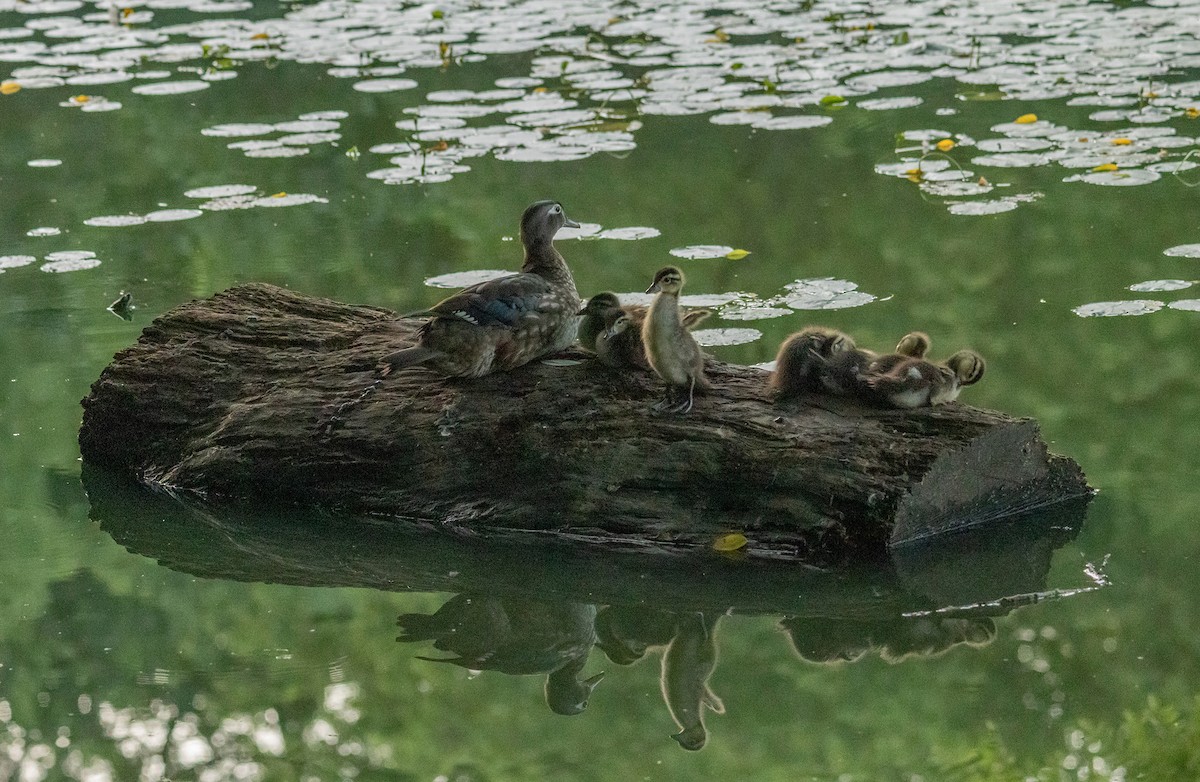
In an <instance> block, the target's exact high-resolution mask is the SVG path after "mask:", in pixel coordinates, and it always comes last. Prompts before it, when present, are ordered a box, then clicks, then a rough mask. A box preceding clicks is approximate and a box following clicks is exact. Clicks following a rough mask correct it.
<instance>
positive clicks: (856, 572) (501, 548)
mask: <svg viewBox="0 0 1200 782" xmlns="http://www.w3.org/2000/svg"><path fill="white" fill-rule="evenodd" d="M84 484H85V487H86V489H87V492H88V497H89V500H90V503H91V510H90V516H91V518H92V519H93V520H94V521H96V522H98V523H99V524H100V527H101V528H102V529H103V530H105V531H106V532H108V533H109V534H110V535H111V536H112V537H113V539H114V540H115V541H117V542H118V543H119V544H121V545H122V546H124V547H125V548H126V549H127V550H129V551H130V552H133V553H136V554H140V555H143V556H147V557H151V558H153V559H155V560H157V561H158V562H159V563H160V564H162V565H164V566H166V567H168V568H171V569H173V570H177V571H181V572H185V573H189V574H192V575H196V576H201V577H204V578H220V579H229V580H235V581H244V582H265V583H280V584H293V585H299V586H310V587H312V586H325V587H347V586H352V587H368V588H373V589H379V590H384V591H393V592H451V593H454V596H453V597H451V598H450V599H449V600H448V601H447V602H446V603H445V604H443V605H442V607H441V608H440V609H439V610H437V611H436V612H434V613H432V614H403V615H401V616H400V617H399V620H398V625H399V637H398V639H397V640H398V641H401V642H405V643H418V642H421V643H425V642H430V643H432V646H433V649H434V650H436V653H423V654H421V655H418V656H419V657H420V658H421V659H426V660H435V661H438V662H443V663H447V664H453V665H458V666H461V667H464V668H468V669H471V670H490V671H499V672H503V673H507V674H512V675H537V676H543V677H545V689H544V697H545V701H546V704H547V706H548V707H549V708H550V709H551V710H552V711H554V712H556V713H559V714H567V715H570V714H578V713H581V712H582V711H584V709H585V708H586V706H587V702H588V699H589V697H590V696H591V695H592V693H593V690H594V689H595V688H596V687H597V686H598V685H599V684H600V683H601V679H602V677H603V675H604V674H603V673H599V674H593V675H590V676H585V675H584V667H585V666H586V665H587V664H588V663H589V659H590V657H591V653H592V649H593V647H595V648H598V649H600V650H601V652H602V653H603V655H604V658H605V659H606V660H607V662H608V663H611V664H612V665H615V666H624V665H630V664H632V663H635V662H637V661H638V660H640V659H642V658H644V657H647V656H648V655H650V654H654V655H656V656H659V658H660V660H659V664H660V668H661V677H660V679H661V684H662V694H663V700H664V704H665V706H666V707H667V709H668V711H669V712H670V714H671V716H672V717H673V719H674V720H675V722H676V724H677V725H678V727H679V732H678V733H676V734H675V735H674V736H673V738H675V739H676V740H677V741H678V742H679V744H680V745H681V746H682V747H684V748H685V749H699V748H701V747H702V746H703V745H704V743H705V741H706V736H707V733H706V729H705V727H704V722H703V714H704V713H705V711H709V710H711V711H714V712H722V711H723V710H724V706H723V703H722V701H721V699H720V698H719V697H718V696H717V695H716V694H715V693H713V692H712V690H711V689H710V688H709V685H708V681H709V677H710V676H711V674H712V672H713V670H714V669H715V667H716V665H717V661H718V627H719V625H721V624H722V623H723V622H726V621H727V617H730V616H736V615H758V616H763V615H766V616H774V617H779V628H780V629H781V630H782V631H783V633H784V634H785V635H786V637H787V638H788V640H789V642H790V643H791V646H792V649H793V650H794V652H795V653H796V656H797V657H798V658H799V660H801V661H803V662H805V663H810V664H830V663H845V662H852V661H854V660H857V659H859V658H861V657H863V656H864V655H867V654H871V653H875V654H878V655H879V656H880V657H881V658H883V659H885V660H888V661H890V662H899V661H901V660H904V659H908V658H910V657H914V656H922V657H923V656H930V655H935V654H940V653H942V652H945V651H947V650H948V649H951V648H954V647H972V646H982V645H985V644H987V643H989V642H990V641H991V640H992V639H993V638H994V636H995V632H996V626H995V619H996V618H998V617H1002V616H1005V615H1007V614H1009V613H1010V612H1012V611H1013V610H1015V609H1017V608H1019V607H1021V606H1023V605H1028V604H1031V603H1036V602H1040V601H1043V600H1049V599H1061V598H1065V597H1070V596H1073V595H1076V594H1079V593H1081V592H1087V591H1091V590H1094V589H1097V588H1099V587H1098V586H1096V585H1094V584H1084V585H1082V586H1080V587H1078V588H1075V589H1067V590H1061V589H1060V590H1047V575H1048V573H1049V570H1050V565H1051V562H1052V560H1053V556H1054V552H1055V550H1056V549H1058V548H1059V547H1061V546H1062V545H1064V544H1065V543H1067V542H1068V541H1070V540H1071V539H1072V538H1074V537H1075V536H1076V535H1077V534H1078V533H1079V531H1080V529H1081V528H1082V525H1083V523H1084V519H1085V516H1086V511H1087V500H1086V499H1083V500H1080V501H1078V502H1071V503H1060V504H1058V505H1056V506H1053V507H1052V508H1050V509H1048V510H1044V511H1042V512H1039V513H1035V514H1029V515H1026V516H1023V517H1019V518H1014V519H1009V520H1006V521H1005V522H1004V523H1003V524H996V525H993V526H989V527H987V528H974V529H971V530H967V531H962V532H958V533H953V534H947V535H943V536H938V537H936V538H930V539H926V540H923V541H921V542H920V543H914V544H906V545H904V546H898V547H895V548H893V550H892V551H891V556H890V559H889V560H886V561H882V562H872V563H865V564H864V565H862V566H859V567H856V568H839V569H834V570H820V569H817V568H813V567H811V566H805V565H800V564H797V563H794V562H783V561H772V560H761V559H746V558H735V557H731V556H728V555H723V554H718V553H716V552H713V551H708V550H703V551H701V550H694V551H690V552H681V553H665V552H664V551H662V550H661V549H656V550H653V551H645V552H638V551H610V550H606V549H604V548H602V547H600V546H596V545H586V544H570V543H566V542H563V541H562V540H557V539H546V538H540V537H539V538H535V539H530V537H529V536H524V537H521V536H514V537H513V538H511V539H506V538H501V539H496V538H493V537H490V536H489V537H488V538H487V539H486V540H485V539H483V538H479V537H475V536H472V535H470V534H463V533H462V532H461V531H459V532H458V533H457V534H450V533H448V532H447V531H446V530H444V529H437V528H432V527H429V526H421V525H417V524H403V523H398V522H397V520H395V519H388V520H380V519H362V518H345V517H336V516H332V515H327V514H305V513H303V512H301V511H298V510H288V511H282V512H278V513H275V514H271V515H264V514H250V513H239V512H236V511H229V510H227V509H222V510H221V511H220V512H219V513H217V512H214V511H213V510H212V509H211V508H208V507H205V506H203V505H198V504H195V503H193V502H190V501H182V500H179V499H176V498H174V497H172V496H168V495H164V494H157V493H153V492H150V491H148V490H146V489H144V488H142V487H139V486H136V485H133V484H131V483H127V482H123V481H117V480H113V479H111V478H110V477H109V476H107V475H106V474H104V473H102V472H98V471H96V470H94V469H90V468H85V471H84ZM608 675H610V676H611V675H613V673H612V670H611V669H610V670H609V672H608Z"/></svg>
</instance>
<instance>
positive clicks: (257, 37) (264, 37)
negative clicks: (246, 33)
mask: <svg viewBox="0 0 1200 782" xmlns="http://www.w3.org/2000/svg"><path fill="white" fill-rule="evenodd" d="M270 37H271V36H270V35H268V34H267V33H255V34H254V35H252V36H250V40H251V41H265V40H267V39H268V38H270Z"/></svg>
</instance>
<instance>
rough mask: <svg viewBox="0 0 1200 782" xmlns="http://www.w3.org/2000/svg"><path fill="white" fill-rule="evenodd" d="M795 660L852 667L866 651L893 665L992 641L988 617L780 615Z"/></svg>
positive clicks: (993, 626) (993, 628) (993, 634)
mask: <svg viewBox="0 0 1200 782" xmlns="http://www.w3.org/2000/svg"><path fill="white" fill-rule="evenodd" d="M779 628H780V629H781V630H783V631H784V632H785V633H786V634H787V636H788V639H789V640H790V641H791V643H792V649H793V650H795V652H796V655H797V656H798V657H799V658H800V659H802V660H804V661H806V662H811V663H839V662H854V661H855V660H858V659H859V658H861V657H862V656H863V655H864V654H866V653H867V652H869V651H872V650H874V651H877V652H878V653H879V656H880V658H882V659H883V660H886V661H887V662H890V663H898V662H902V661H904V660H907V659H909V658H912V657H934V656H937V655H939V654H942V653H944V652H946V651H948V650H950V649H952V648H953V647H955V646H959V645H967V646H986V645H987V644H989V643H991V642H992V640H993V639H994V638H995V637H996V624H995V622H994V621H993V620H992V619H991V618H990V617H966V618H961V617H942V618H938V617H933V616H917V617H903V618H895V619H882V620H875V621H871V620H857V619H812V618H805V617H795V616H785V617H784V618H783V619H781V620H780V622H779Z"/></svg>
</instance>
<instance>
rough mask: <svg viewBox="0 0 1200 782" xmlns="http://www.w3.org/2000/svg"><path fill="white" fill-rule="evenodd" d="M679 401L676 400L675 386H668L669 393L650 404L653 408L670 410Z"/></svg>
mask: <svg viewBox="0 0 1200 782" xmlns="http://www.w3.org/2000/svg"><path fill="white" fill-rule="evenodd" d="M676 404H677V402H676V401H675V386H667V393H666V396H664V397H663V398H662V399H660V400H658V401H657V402H655V403H654V404H652V405H651V406H650V409H651V410H656V411H663V410H666V411H668V412H670V411H671V410H672V409H674V407H675V405H676Z"/></svg>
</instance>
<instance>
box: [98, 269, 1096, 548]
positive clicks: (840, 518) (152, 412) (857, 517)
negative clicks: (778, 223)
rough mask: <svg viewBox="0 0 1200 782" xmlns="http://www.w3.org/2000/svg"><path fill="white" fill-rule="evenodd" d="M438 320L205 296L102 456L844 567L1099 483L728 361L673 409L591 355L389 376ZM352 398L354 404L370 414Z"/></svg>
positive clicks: (165, 483)
mask: <svg viewBox="0 0 1200 782" xmlns="http://www.w3.org/2000/svg"><path fill="white" fill-rule="evenodd" d="M420 323H421V321H418V320H403V319H400V318H398V317H397V316H396V314H395V313H393V312H390V311H387V310H383V309H377V308H371V307H360V306H351V305H347V304H342V303H338V302H334V301H330V300H327V299H319V298H315V297H311V296H306V295H302V294H298V293H295V292H292V291H288V290H285V289H282V288H277V287H274V286H270V285H264V284H251V285H243V286H239V287H237V288H233V289H230V290H228V291H225V292H224V293H221V294H218V295H216V296H214V297H212V298H209V299H204V300H200V301H194V302H190V303H188V304H184V305H182V306H180V307H177V308H176V309H174V310H171V311H170V312H168V313H166V314H164V315H163V316H161V317H159V318H158V319H156V320H155V321H154V322H153V323H152V324H151V325H150V326H148V327H147V328H146V329H145V331H144V332H143V334H142V336H141V338H140V339H139V341H138V342H137V343H136V344H135V345H133V346H132V347H130V348H128V349H126V350H124V351H122V352H121V353H119V354H117V356H116V357H115V358H114V359H113V361H112V363H111V364H110V365H109V366H108V367H107V368H106V369H105V370H104V371H103V373H102V374H101V376H100V378H99V379H98V380H97V381H96V382H95V383H94V384H93V386H92V389H91V392H90V394H89V395H88V397H87V398H86V399H84V400H83V405H84V418H83V426H82V428H81V430H80V435H79V441H80V447H81V450H82V453H83V456H84V459H85V461H86V462H88V463H91V464H97V465H103V466H105V467H107V468H110V469H115V470H117V471H118V472H121V473H125V474H127V475H130V476H132V477H134V478H135V479H136V480H138V481H139V482H141V483H143V484H145V485H147V486H151V487H158V488H163V489H167V490H169V491H171V492H176V493H183V494H189V495H195V496H197V497H200V498H204V499H207V500H209V501H219V500H239V501H242V500H248V501H252V502H256V503H264V502H265V503H270V504H280V503H293V504H304V505H317V506H320V507H324V508H329V509H335V510H338V511H342V512H349V513H354V514H366V515H379V516H384V517H390V518H392V519H394V523H398V524H400V523H404V522H405V521H406V520H416V521H420V522H426V523H432V524H436V525H442V526H447V527H451V528H455V529H460V530H461V529H466V530H473V531H479V530H504V529H522V530H540V531H544V532H546V533H549V534H551V535H554V536H560V537H568V538H576V539H588V540H597V541H602V542H606V543H609V544H614V543H620V544H627V545H630V546H633V547H646V546H650V547H670V546H678V545H681V544H682V545H689V544H690V545H706V544H707V543H710V542H711V541H712V539H713V538H714V536H716V535H719V534H721V533H723V532H728V531H732V530H737V531H741V532H744V533H745V534H746V536H747V537H748V538H749V539H750V541H751V544H750V546H749V548H750V550H751V552H752V553H754V554H769V555H776V556H787V557H797V558H801V559H805V560H807V561H811V562H819V563H828V562H832V561H839V560H845V559H847V558H864V557H872V556H881V555H883V554H884V553H885V552H886V550H887V547H888V545H889V544H895V543H899V542H904V541H911V540H914V539H919V538H922V537H925V536H928V535H934V534H938V533H941V532H944V531H946V530H952V529H959V528H963V527H971V526H976V525H980V524H984V523H987V522H991V521H994V520H997V519H1002V518H1006V517H1009V516H1013V515H1015V514H1019V513H1022V512H1025V511H1029V510H1032V509H1035V508H1038V507H1043V506H1047V505H1052V504H1054V503H1056V502H1061V501H1063V500H1066V499H1070V498H1073V497H1081V496H1086V495H1087V494H1088V493H1089V491H1090V490H1089V489H1088V487H1087V484H1086V482H1085V479H1084V476H1083V474H1082V472H1081V471H1080V469H1079V467H1078V465H1077V464H1075V462H1073V461H1072V460H1070V459H1068V458H1065V457H1060V456H1055V455H1052V454H1048V453H1047V451H1046V446H1045V443H1044V442H1043V441H1042V440H1041V439H1040V436H1039V434H1038V430H1037V426H1036V424H1035V423H1034V422H1033V421H1031V420H1029V419H1016V418H1012V417H1009V416H1007V415H1004V414H1002V413H998V412H994V411H987V410H980V409H975V408H971V407H968V406H965V405H961V404H951V405H946V406H943V407H939V408H935V409H930V410H917V411H897V410H884V409H875V408H870V407H862V406H859V405H857V404H856V403H853V402H850V401H847V400H841V399H834V398H829V397H817V396H814V397H811V398H808V399H801V400H797V401H796V402H792V403H788V404H786V405H773V404H771V403H770V400H769V399H768V397H767V396H766V393H765V382H764V381H765V377H766V376H765V374H764V373H763V372H761V371H760V370H756V369H753V368H748V367H742V366H735V365H730V364H725V363H723V362H720V361H716V360H713V359H710V360H709V363H708V366H707V372H708V376H709V378H710V380H711V381H712V383H713V386H714V390H713V391H712V392H711V393H710V394H709V395H707V396H705V397H702V398H699V399H698V400H697V403H696V407H695V409H694V410H693V411H692V413H690V414H688V415H686V416H678V415H666V414H659V413H655V412H653V411H651V409H650V405H651V404H652V403H653V402H655V401H657V400H658V399H659V398H660V397H661V393H662V390H661V385H660V383H659V381H658V380H657V378H654V377H653V376H651V375H649V374H642V373H615V372H613V371H611V370H608V369H606V368H604V367H603V366H601V365H600V364H598V363H597V362H595V361H592V360H590V359H588V358H587V357H585V356H584V355H583V354H581V353H573V354H564V356H562V357H563V358H573V359H578V360H579V363H575V364H571V365H567V366H562V365H556V364H555V363H551V364H546V363H543V362H534V363H533V364H531V365H527V366H525V367H522V368H520V369H518V370H516V371H514V372H511V373H507V374H498V375H493V376H490V377H485V378H482V379H478V380H470V381H465V380H453V379H446V378H442V377H440V376H438V375H436V374H435V373H433V372H431V371H428V370H425V369H421V368H416V369H412V370H406V371H404V372H399V373H396V374H394V375H392V376H390V377H388V378H386V379H385V380H383V381H382V382H378V383H377V382H376V381H375V375H374V367H375V365H376V363H377V362H378V360H379V359H380V357H382V356H384V355H386V354H388V353H390V352H392V351H394V350H396V349H397V348H399V347H403V346H404V345H406V344H409V343H410V342H411V340H412V337H413V334H414V332H415V330H416V328H417V327H418V326H419V325H420ZM347 403H349V404H347Z"/></svg>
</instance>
